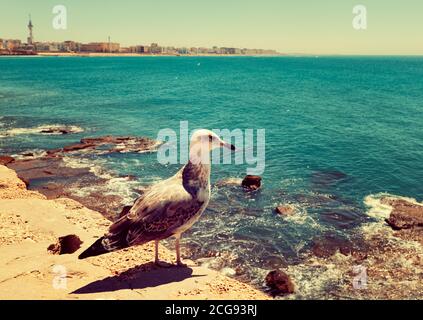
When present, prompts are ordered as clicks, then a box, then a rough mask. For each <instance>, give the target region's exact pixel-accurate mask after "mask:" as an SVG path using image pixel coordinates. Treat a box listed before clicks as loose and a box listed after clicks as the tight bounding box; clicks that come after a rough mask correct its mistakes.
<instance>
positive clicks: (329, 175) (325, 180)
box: [311, 170, 347, 186]
mask: <svg viewBox="0 0 423 320" xmlns="http://www.w3.org/2000/svg"><path fill="white" fill-rule="evenodd" d="M346 178H347V175H346V174H345V173H343V172H341V171H337V170H321V171H315V172H313V173H312V175H311V182H312V183H313V184H314V185H317V186H330V185H332V184H335V183H337V182H339V181H341V180H345V179H346Z"/></svg>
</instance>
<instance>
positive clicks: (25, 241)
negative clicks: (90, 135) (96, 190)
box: [0, 165, 268, 300]
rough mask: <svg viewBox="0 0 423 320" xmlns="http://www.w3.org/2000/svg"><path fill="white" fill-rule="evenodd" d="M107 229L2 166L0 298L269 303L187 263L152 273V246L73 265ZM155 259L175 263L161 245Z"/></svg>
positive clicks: (74, 204) (89, 213) (252, 291)
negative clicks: (235, 300)
mask: <svg viewBox="0 0 423 320" xmlns="http://www.w3.org/2000/svg"><path fill="white" fill-rule="evenodd" d="M109 225H110V222H109V221H108V220H106V219H105V218H104V217H103V216H102V215H101V214H100V213H98V212H95V211H92V210H89V209H87V208H86V207H84V206H83V205H82V204H80V203H79V202H76V201H74V200H71V199H66V198H58V199H54V200H48V199H46V197H45V196H43V195H41V194H40V193H38V192H34V191H28V190H27V189H26V186H25V183H24V182H23V181H21V180H20V179H19V178H18V177H17V175H16V173H15V172H14V171H13V170H11V169H8V168H6V167H5V166H2V165H0V256H1V258H2V267H1V270H0V299H2V300H5V299H31V300H33V299H225V300H226V299H228V300H231V299H268V296H267V295H266V294H264V293H262V292H260V291H258V290H256V289H254V288H252V287H250V286H249V285H247V284H244V283H241V282H238V281H236V280H234V279H230V278H228V277H226V276H223V275H222V274H220V273H218V272H215V271H212V270H210V269H207V268H204V267H198V266H196V265H195V264H194V263H193V262H192V261H189V260H188V261H186V262H188V267H187V268H176V267H172V268H167V269H162V268H157V267H155V266H154V265H153V264H152V263H151V261H152V259H153V258H154V245H153V244H151V243H150V244H146V245H143V246H138V247H134V248H129V249H125V250H121V251H118V252H114V253H109V254H106V255H103V256H99V257H93V258H89V259H86V260H78V258H77V257H78V253H79V252H80V250H83V249H84V248H86V247H87V246H88V245H90V244H91V243H92V242H93V241H95V240H96V239H97V238H98V236H100V235H102V234H103V233H104V232H105V231H106V230H107V227H108V226H109ZM81 243H82V246H81V249H79V246H80V245H81ZM75 250H76V252H75V253H73V252H74V251H75ZM160 256H161V258H162V259H164V260H167V261H172V260H174V256H173V253H171V252H170V251H169V250H167V249H166V248H164V247H162V246H161V247H160Z"/></svg>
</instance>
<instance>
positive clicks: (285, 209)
mask: <svg viewBox="0 0 423 320" xmlns="http://www.w3.org/2000/svg"><path fill="white" fill-rule="evenodd" d="M275 211H276V213H277V214H279V215H281V216H290V215H293V214H294V212H295V208H294V207H293V206H291V205H282V206H278V207H276V209H275Z"/></svg>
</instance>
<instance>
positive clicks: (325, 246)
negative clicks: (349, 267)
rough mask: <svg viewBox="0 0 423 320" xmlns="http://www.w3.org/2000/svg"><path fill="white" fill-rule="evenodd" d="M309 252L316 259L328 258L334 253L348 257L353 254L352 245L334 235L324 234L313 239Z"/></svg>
mask: <svg viewBox="0 0 423 320" xmlns="http://www.w3.org/2000/svg"><path fill="white" fill-rule="evenodd" d="M311 250H312V252H313V254H314V255H315V256H316V257H319V258H328V257H330V256H332V255H334V254H335V253H336V252H338V251H339V252H341V253H342V254H344V255H349V254H351V253H352V252H353V244H352V243H351V242H350V241H349V240H348V239H345V238H342V237H340V236H338V235H335V234H325V235H323V236H320V237H317V238H315V239H313V242H312V247H311Z"/></svg>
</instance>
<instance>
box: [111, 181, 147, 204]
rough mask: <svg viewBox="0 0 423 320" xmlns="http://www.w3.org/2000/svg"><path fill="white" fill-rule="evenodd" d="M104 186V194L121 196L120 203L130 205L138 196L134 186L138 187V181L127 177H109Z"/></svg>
mask: <svg viewBox="0 0 423 320" xmlns="http://www.w3.org/2000/svg"><path fill="white" fill-rule="evenodd" d="M104 187H105V194H106V195H118V196H120V197H122V204H124V205H130V204H132V203H133V202H134V199H135V198H137V196H138V194H137V193H136V192H134V188H136V187H140V183H139V182H138V181H136V180H130V179H129V178H127V177H119V178H112V179H110V180H109V181H108V182H107V184H106V185H105V186H104Z"/></svg>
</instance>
